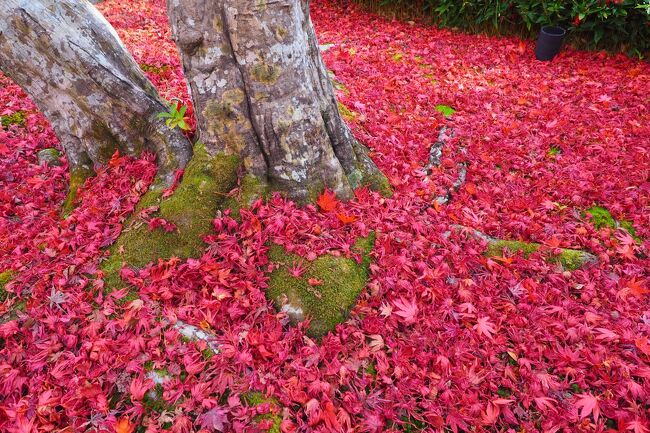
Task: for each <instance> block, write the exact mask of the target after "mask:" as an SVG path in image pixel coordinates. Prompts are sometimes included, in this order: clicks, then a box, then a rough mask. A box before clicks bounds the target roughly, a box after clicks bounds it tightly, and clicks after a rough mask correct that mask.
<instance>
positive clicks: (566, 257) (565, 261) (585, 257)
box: [485, 239, 595, 271]
mask: <svg viewBox="0 0 650 433" xmlns="http://www.w3.org/2000/svg"><path fill="white" fill-rule="evenodd" d="M541 246H542V245H541V244H538V243H535V242H522V241H508V240H502V239H496V240H495V239H492V240H490V241H489V242H488V248H487V251H486V252H485V255H486V256H488V257H498V256H502V255H503V252H504V250H508V251H510V252H511V253H518V252H522V254H523V255H524V257H526V258H528V256H530V255H531V254H533V253H534V252H536V251H537V250H539V249H540V248H541ZM548 260H549V261H551V262H553V263H559V264H561V265H562V267H563V268H564V269H566V270H569V271H574V270H576V269H578V268H580V267H581V266H583V265H584V264H586V263H589V262H593V261H594V260H595V257H594V256H592V255H591V254H589V253H587V252H584V251H580V250H570V249H566V248H562V249H561V250H560V254H558V255H556V256H549V257H548Z"/></svg>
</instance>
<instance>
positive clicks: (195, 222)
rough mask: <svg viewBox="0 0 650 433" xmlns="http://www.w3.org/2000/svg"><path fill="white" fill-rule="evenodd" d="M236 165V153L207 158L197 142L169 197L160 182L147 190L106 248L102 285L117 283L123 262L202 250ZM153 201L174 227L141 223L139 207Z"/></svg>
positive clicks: (137, 263)
mask: <svg viewBox="0 0 650 433" xmlns="http://www.w3.org/2000/svg"><path fill="white" fill-rule="evenodd" d="M238 167H239V158H238V157H237V156H228V155H224V154H218V155H216V156H210V155H209V154H208V153H207V151H206V150H205V146H204V145H203V144H201V143H198V144H197V145H196V146H195V147H194V156H193V157H192V160H191V161H190V163H189V164H188V165H187V167H186V169H185V174H184V175H183V179H182V180H181V182H180V183H179V185H178V187H177V188H176V190H175V191H174V193H173V194H172V196H171V197H169V198H167V199H162V190H163V189H162V187H161V186H155V187H154V188H152V189H151V190H150V191H149V192H147V193H146V194H145V195H144V196H143V198H142V200H141V201H140V203H139V204H138V209H137V210H136V212H135V213H134V216H133V217H131V220H130V221H129V223H127V228H126V229H124V231H123V232H122V234H121V235H120V237H119V238H118V240H117V241H116V242H115V244H114V245H113V246H112V247H111V249H110V257H109V259H108V260H106V261H105V262H104V263H103V264H102V270H103V271H104V272H105V274H106V278H105V281H106V286H107V289H109V290H110V289H113V288H115V287H118V286H119V283H120V278H119V271H120V269H121V268H122V264H123V263H125V264H126V265H128V266H130V267H133V268H142V267H144V266H145V265H146V264H148V263H150V262H152V261H155V260H158V259H163V260H167V259H170V258H172V257H179V258H183V259H185V258H189V257H197V256H199V255H200V254H201V252H202V250H203V237H204V236H205V235H206V234H208V233H210V232H211V231H212V220H213V219H214V217H215V214H216V212H217V209H218V208H219V207H220V205H221V204H222V203H223V201H224V199H225V197H226V194H227V193H228V192H229V191H230V190H231V189H232V188H233V187H234V186H235V182H236V179H237V169H238ZM158 205H159V207H160V208H159V211H158V213H157V215H155V216H158V217H161V218H163V219H165V220H166V221H168V222H170V223H173V224H174V225H175V226H176V230H175V231H173V232H171V233H168V232H165V231H164V230H162V229H155V230H149V227H148V226H147V225H146V224H144V223H142V221H140V219H139V217H138V214H139V211H140V210H142V209H145V208H148V207H152V206H158Z"/></svg>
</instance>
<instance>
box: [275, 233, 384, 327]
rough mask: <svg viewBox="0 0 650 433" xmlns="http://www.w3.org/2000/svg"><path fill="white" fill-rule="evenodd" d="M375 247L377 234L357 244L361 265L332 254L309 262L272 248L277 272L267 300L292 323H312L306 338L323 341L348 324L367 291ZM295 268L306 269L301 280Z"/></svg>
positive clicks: (279, 248) (277, 246)
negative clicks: (346, 320)
mask: <svg viewBox="0 0 650 433" xmlns="http://www.w3.org/2000/svg"><path fill="white" fill-rule="evenodd" d="M374 243H375V235H374V233H371V234H370V235H369V236H368V237H366V238H360V239H358V240H357V242H356V243H355V245H354V250H356V251H357V252H358V253H359V254H361V256H362V258H363V259H362V261H361V263H357V262H356V261H355V260H354V259H352V258H345V257H335V256H332V255H329V254H326V255H323V256H320V257H318V258H317V259H316V260H314V261H312V262H309V261H307V260H305V259H303V258H301V257H299V256H297V255H295V254H291V253H288V252H287V251H285V250H284V248H282V247H281V246H279V245H272V246H271V248H270V250H269V261H270V262H271V263H273V264H274V265H276V266H277V268H276V269H274V270H273V272H271V274H270V279H269V287H268V289H267V290H266V295H267V298H268V299H269V300H270V301H272V302H273V303H274V305H275V307H276V308H277V309H278V310H279V311H284V312H285V313H287V315H288V316H289V318H290V319H291V321H292V322H293V323H297V322H301V321H303V320H305V319H307V318H309V319H311V322H310V326H309V328H308V330H307V335H309V336H311V337H316V338H318V337H322V336H323V335H325V334H326V333H328V332H330V331H333V330H334V329H335V328H336V325H337V324H339V323H342V322H343V321H345V319H346V318H347V315H348V313H349V311H350V310H351V309H352V307H353V306H354V304H355V303H356V300H357V298H358V297H359V295H360V294H361V291H362V290H363V288H364V287H365V285H366V283H367V281H368V277H369V272H370V271H369V269H370V252H371V251H372V248H373V246H374ZM296 267H299V268H303V269H304V271H303V272H302V274H301V275H300V276H296V274H295V272H293V273H292V272H290V269H291V268H294V269H295V268H296Z"/></svg>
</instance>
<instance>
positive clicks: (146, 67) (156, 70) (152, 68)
mask: <svg viewBox="0 0 650 433" xmlns="http://www.w3.org/2000/svg"><path fill="white" fill-rule="evenodd" d="M140 69H142V70H143V71H144V72H150V73H152V74H156V75H160V74H162V73H163V72H167V71H168V70H169V65H161V66H156V65H150V64H147V63H140Z"/></svg>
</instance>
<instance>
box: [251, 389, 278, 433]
mask: <svg viewBox="0 0 650 433" xmlns="http://www.w3.org/2000/svg"><path fill="white" fill-rule="evenodd" d="M241 402H242V404H243V405H244V406H248V407H257V406H260V405H262V404H265V403H268V404H269V405H270V406H271V409H272V410H271V411H270V412H267V413H262V414H259V415H257V416H256V417H255V421H256V422H258V423H259V422H261V421H264V420H270V421H271V428H269V429H268V430H267V432H268V433H280V431H281V430H280V424H281V423H282V416H280V414H279V413H278V412H277V411H274V410H273V409H279V408H280V402H279V401H278V400H277V399H275V398H273V397H265V396H264V394H262V393H261V392H258V391H250V392H247V393H244V394H242V395H241Z"/></svg>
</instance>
